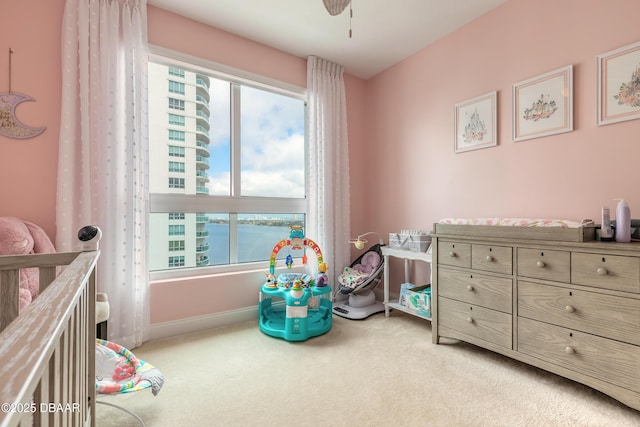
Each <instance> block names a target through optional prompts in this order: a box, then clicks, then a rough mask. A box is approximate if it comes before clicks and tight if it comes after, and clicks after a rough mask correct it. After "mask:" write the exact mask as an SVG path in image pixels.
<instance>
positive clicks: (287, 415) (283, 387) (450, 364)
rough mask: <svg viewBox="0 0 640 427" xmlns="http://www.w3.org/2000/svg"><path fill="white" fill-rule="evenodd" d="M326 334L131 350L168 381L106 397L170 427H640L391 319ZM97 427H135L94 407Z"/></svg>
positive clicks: (249, 332) (424, 326)
mask: <svg viewBox="0 0 640 427" xmlns="http://www.w3.org/2000/svg"><path fill="white" fill-rule="evenodd" d="M333 319H334V320H333V322H334V323H333V327H332V329H331V330H330V331H329V332H328V333H327V334H325V335H322V336H319V337H315V338H312V339H310V340H308V341H304V342H299V343H292V342H288V341H284V340H280V339H277V338H272V337H269V336H267V335H264V334H263V333H262V332H260V330H259V328H258V323H257V321H255V322H253V321H252V322H244V323H240V324H237V325H232V326H228V327H224V328H219V329H215V330H210V331H205V332H200V333H195V334H190V335H185V336H181V337H176V338H170V339H164V340H158V341H152V342H148V343H146V344H144V345H143V346H142V347H140V348H138V349H135V350H134V353H135V354H136V355H137V356H138V357H139V358H141V359H144V360H146V361H148V362H149V363H152V364H153V365H155V366H156V367H158V368H159V369H160V370H161V371H162V372H163V373H164V375H165V377H166V382H165V385H164V387H163V388H162V390H161V391H160V393H159V394H158V396H153V395H152V394H151V391H149V390H146V391H142V392H137V393H132V394H130V395H119V396H100V397H99V399H100V400H103V401H106V402H110V403H115V404H118V405H121V406H123V407H125V408H127V409H129V410H132V411H134V412H135V413H137V414H138V415H139V416H140V417H141V418H142V419H143V420H144V421H145V423H146V426H147V427H164V426H386V425H389V426H509V427H513V426H616V427H622V426H638V425H640V412H639V411H635V410H633V409H630V408H628V407H626V406H624V405H622V404H621V403H619V402H617V401H615V400H613V399H612V398H610V397H608V396H606V395H604V394H602V393H599V392H597V391H594V390H592V389H590V388H589V387H586V386H583V385H581V384H578V383H575V382H572V381H569V380H566V379H563V378H561V377H559V376H556V375H553V374H550V373H548V372H545V371H542V370H539V369H536V368H533V367H530V366H527V365H525V364H522V363H520V362H517V361H514V360H511V359H509V358H506V357H503V356H500V355H497V354H495V353H492V352H489V351H485V350H483V349H480V348H478V347H475V346H472V345H469V344H465V343H461V342H458V341H453V340H443V341H445V343H444V344H440V345H434V344H432V343H431V325H430V323H429V322H427V321H424V320H420V319H417V318H414V317H412V316H408V315H404V314H402V313H392V315H391V316H390V317H389V318H385V317H384V315H380V314H378V315H375V316H372V317H370V318H369V319H367V320H363V321H352V320H346V319H343V318H340V317H337V316H334V318H333ZM97 418H98V426H99V427H110V426H118V427H127V426H136V425H138V424H137V422H136V421H135V420H134V419H133V418H132V417H131V416H130V415H127V414H125V413H123V412H120V411H118V410H117V409H114V408H111V407H107V406H104V405H99V406H98V407H97Z"/></svg>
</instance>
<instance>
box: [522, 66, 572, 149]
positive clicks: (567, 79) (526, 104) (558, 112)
mask: <svg viewBox="0 0 640 427" xmlns="http://www.w3.org/2000/svg"><path fill="white" fill-rule="evenodd" d="M572 130H573V66H572V65H568V66H566V67H562V68H559V69H557V70H553V71H549V72H548V73H544V74H541V75H539V76H536V77H533V78H530V79H527V80H524V81H521V82H519V83H516V84H514V85H513V140H514V141H522V140H525V139H531V138H539V137H542V136H549V135H555V134H558V133H563V132H571V131H572Z"/></svg>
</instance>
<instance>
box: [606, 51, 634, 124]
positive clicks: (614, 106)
mask: <svg viewBox="0 0 640 427" xmlns="http://www.w3.org/2000/svg"><path fill="white" fill-rule="evenodd" d="M597 60H598V104H597V105H598V118H597V123H598V125H606V124H610V123H617V122H620V121H624V120H633V119H638V118H640V42H639V43H634V44H631V45H627V46H623V47H621V48H618V49H615V50H612V51H609V52H606V53H603V54H601V55H598V58H597Z"/></svg>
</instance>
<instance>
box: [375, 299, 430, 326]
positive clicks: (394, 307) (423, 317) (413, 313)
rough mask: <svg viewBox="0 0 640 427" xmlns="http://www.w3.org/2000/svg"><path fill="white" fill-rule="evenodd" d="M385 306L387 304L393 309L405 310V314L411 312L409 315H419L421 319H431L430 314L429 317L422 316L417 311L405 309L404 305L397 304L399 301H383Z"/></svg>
mask: <svg viewBox="0 0 640 427" xmlns="http://www.w3.org/2000/svg"><path fill="white" fill-rule="evenodd" d="M387 306H388V307H389V308H392V309H394V310H398V311H403V312H405V313H407V314H411V315H413V316H416V317H420V318H422V319H425V320H429V321H431V317H430V316H429V317H427V316H423V315H422V314H418V313H415V312H413V311H409V310H407V308H406V307H405V306H403V305H400V304H399V303H397V302H388V303H385V307H387Z"/></svg>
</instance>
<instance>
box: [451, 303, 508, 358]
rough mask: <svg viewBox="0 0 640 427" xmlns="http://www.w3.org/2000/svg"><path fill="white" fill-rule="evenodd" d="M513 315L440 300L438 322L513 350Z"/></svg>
mask: <svg viewBox="0 0 640 427" xmlns="http://www.w3.org/2000/svg"><path fill="white" fill-rule="evenodd" d="M511 320H512V318H511V315H510V314H506V313H502V312H500V311H496V310H490V309H488V308H484V307H481V306H478V305H473V304H466V303H464V302H460V301H455V300H452V299H449V298H442V297H439V298H438V322H439V323H440V325H442V326H444V327H447V328H450V329H454V330H456V331H458V332H462V333H464V334H467V335H471V336H474V337H476V338H480V339H482V340H484V341H489V342H491V343H494V344H497V345H500V346H502V347H506V348H512V333H511V330H512V325H511Z"/></svg>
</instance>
